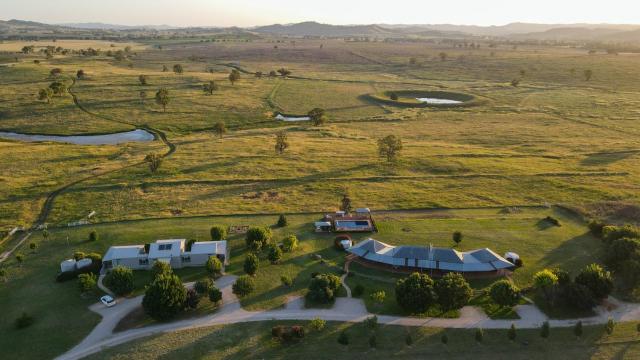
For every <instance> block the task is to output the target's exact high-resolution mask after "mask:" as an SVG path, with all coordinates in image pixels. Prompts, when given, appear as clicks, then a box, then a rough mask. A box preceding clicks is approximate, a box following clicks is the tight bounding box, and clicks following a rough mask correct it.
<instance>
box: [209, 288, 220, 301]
mask: <svg viewBox="0 0 640 360" xmlns="http://www.w3.org/2000/svg"><path fill="white" fill-rule="evenodd" d="M208 295H209V301H211V302H212V303H214V304H218V303H219V302H220V301H222V291H220V289H218V288H217V287H215V286H212V287H211V289H209V293H208Z"/></svg>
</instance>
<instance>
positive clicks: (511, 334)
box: [507, 324, 516, 341]
mask: <svg viewBox="0 0 640 360" xmlns="http://www.w3.org/2000/svg"><path fill="white" fill-rule="evenodd" d="M507 337H508V338H509V340H511V341H514V340H515V339H516V325H515V324H511V327H510V328H509V331H507Z"/></svg>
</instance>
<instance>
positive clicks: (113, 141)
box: [0, 129, 155, 145]
mask: <svg viewBox="0 0 640 360" xmlns="http://www.w3.org/2000/svg"><path fill="white" fill-rule="evenodd" d="M0 138H4V139H11V140H19V141H28V142H36V141H52V142H59V143H70V144H76V145H117V144H122V143H127V142H147V141H153V140H154V139H155V136H154V135H153V134H152V133H150V132H148V131H146V130H142V129H136V130H132V131H127V132H120V133H113V134H103V135H70V136H61V135H31V134H19V133H14V132H5V131H0Z"/></svg>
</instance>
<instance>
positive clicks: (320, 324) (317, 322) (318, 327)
mask: <svg viewBox="0 0 640 360" xmlns="http://www.w3.org/2000/svg"><path fill="white" fill-rule="evenodd" d="M326 324H327V322H326V321H324V320H322V319H320V318H319V317H317V318H314V319H313V320H311V323H309V325H310V326H311V328H312V329H314V330H315V331H322V330H323V329H324V327H325V325H326Z"/></svg>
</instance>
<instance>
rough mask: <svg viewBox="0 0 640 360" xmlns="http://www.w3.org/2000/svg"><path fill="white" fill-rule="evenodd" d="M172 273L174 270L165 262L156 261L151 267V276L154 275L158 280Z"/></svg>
mask: <svg viewBox="0 0 640 360" xmlns="http://www.w3.org/2000/svg"><path fill="white" fill-rule="evenodd" d="M172 273H173V269H172V268H171V265H169V264H167V263H166V262H163V261H156V262H155V263H153V266H152V267H151V274H153V277H154V278H157V277H158V276H160V275H169V274H172Z"/></svg>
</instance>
